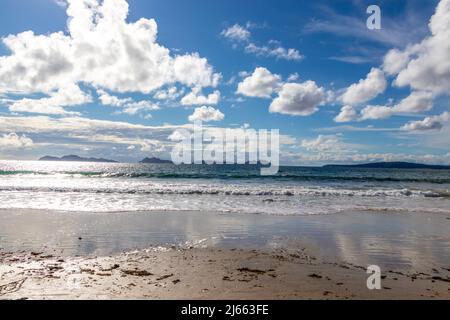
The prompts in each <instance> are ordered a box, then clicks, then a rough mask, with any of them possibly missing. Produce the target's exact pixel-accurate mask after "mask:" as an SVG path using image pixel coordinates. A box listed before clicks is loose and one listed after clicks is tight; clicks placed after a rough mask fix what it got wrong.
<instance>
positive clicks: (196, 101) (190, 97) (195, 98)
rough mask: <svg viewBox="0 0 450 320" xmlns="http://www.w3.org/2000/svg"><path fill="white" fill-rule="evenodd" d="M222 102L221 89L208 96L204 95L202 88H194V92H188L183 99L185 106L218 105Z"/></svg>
mask: <svg viewBox="0 0 450 320" xmlns="http://www.w3.org/2000/svg"><path fill="white" fill-rule="evenodd" d="M219 102H220V91H218V90H216V91H214V92H213V93H211V94H209V95H208V96H204V95H203V94H202V92H201V88H198V87H197V88H193V89H192V92H190V93H188V94H187V95H186V96H184V97H183V99H181V104H182V105H183V106H194V105H205V104H207V105H217V104H219Z"/></svg>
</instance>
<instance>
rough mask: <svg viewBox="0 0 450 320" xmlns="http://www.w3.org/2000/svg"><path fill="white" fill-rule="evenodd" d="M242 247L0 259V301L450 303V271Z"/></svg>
mask: <svg viewBox="0 0 450 320" xmlns="http://www.w3.org/2000/svg"><path fill="white" fill-rule="evenodd" d="M304 251H305V250H298V251H296V252H293V251H291V252H288V251H280V250H278V251H277V252H264V251H259V250H242V249H236V250H233V249H226V250H225V249H223V250H222V249H185V250H168V251H165V252H152V251H147V252H146V251H140V252H134V253H129V254H120V255H116V256H113V257H91V258H86V257H78V258H63V257H57V256H48V255H45V254H41V253H20V254H18V253H6V252H3V253H2V254H1V258H0V262H1V267H0V274H1V276H0V298H1V299H269V300H271V299H424V298H426V299H430V298H431V299H450V282H449V281H450V270H448V269H447V270H445V269H439V270H437V269H436V270H435V271H434V273H430V274H425V273H416V274H414V273H402V272H397V271H391V270H386V271H385V272H384V273H383V280H382V286H383V288H382V289H381V290H373V291H370V290H368V289H367V287H366V279H367V274H366V267H365V266H358V265H353V264H347V263H338V262H323V261H318V260H317V258H315V257H314V256H312V255H309V254H306V253H304Z"/></svg>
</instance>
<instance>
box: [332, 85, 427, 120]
mask: <svg viewBox="0 0 450 320" xmlns="http://www.w3.org/2000/svg"><path fill="white" fill-rule="evenodd" d="M433 99H434V96H433V94H432V93H430V92H422V91H418V92H412V93H411V94H410V95H409V96H408V97H406V98H404V99H403V100H401V101H400V102H399V103H398V104H396V105H394V106H391V107H388V106H367V107H365V108H364V109H362V110H361V117H360V118H359V120H361V121H363V120H379V119H387V118H389V117H391V116H393V115H397V114H410V113H420V112H425V111H429V110H431V109H432V108H433ZM341 120H344V118H341ZM348 121H351V120H348ZM341 122H346V121H341Z"/></svg>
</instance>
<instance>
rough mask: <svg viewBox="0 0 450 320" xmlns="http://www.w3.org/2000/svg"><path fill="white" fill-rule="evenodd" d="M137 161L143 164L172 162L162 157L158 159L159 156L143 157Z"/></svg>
mask: <svg viewBox="0 0 450 320" xmlns="http://www.w3.org/2000/svg"><path fill="white" fill-rule="evenodd" d="M139 163H145V164H173V162H172V161H169V160H162V159H159V158H145V159H144V160H142V161H140V162H139Z"/></svg>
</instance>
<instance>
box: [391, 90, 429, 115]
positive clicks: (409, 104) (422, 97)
mask: <svg viewBox="0 0 450 320" xmlns="http://www.w3.org/2000/svg"><path fill="white" fill-rule="evenodd" d="M433 99H434V96H433V94H432V93H431V92H426V91H415V92H412V93H411V94H410V95H409V96H408V97H406V98H405V99H403V100H402V101H401V102H400V103H399V104H397V105H395V106H394V112H395V113H419V112H424V111H429V110H431V109H432V108H433Z"/></svg>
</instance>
